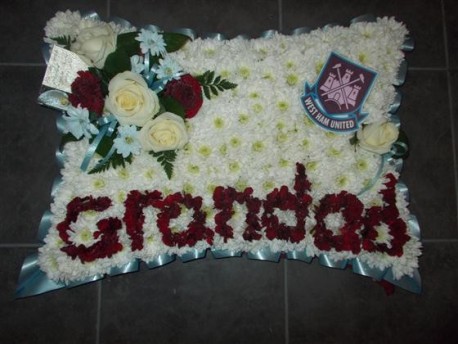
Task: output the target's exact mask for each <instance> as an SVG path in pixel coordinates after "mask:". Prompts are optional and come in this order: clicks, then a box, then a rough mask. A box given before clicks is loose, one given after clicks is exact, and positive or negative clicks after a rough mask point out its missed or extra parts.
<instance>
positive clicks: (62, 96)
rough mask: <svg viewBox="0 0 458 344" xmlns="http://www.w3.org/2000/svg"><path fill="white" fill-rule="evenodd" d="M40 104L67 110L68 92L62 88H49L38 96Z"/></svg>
mask: <svg viewBox="0 0 458 344" xmlns="http://www.w3.org/2000/svg"><path fill="white" fill-rule="evenodd" d="M37 101H38V104H40V105H45V106H48V107H50V108H53V109H56V110H61V111H65V110H67V108H68V105H67V104H69V102H68V96H67V93H65V92H64V91H60V90H54V89H52V90H47V91H44V92H43V93H41V94H40V95H39V96H38V100H37Z"/></svg>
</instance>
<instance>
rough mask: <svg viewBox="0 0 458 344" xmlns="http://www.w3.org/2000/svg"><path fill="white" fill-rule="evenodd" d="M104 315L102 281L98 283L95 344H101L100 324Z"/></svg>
mask: <svg viewBox="0 0 458 344" xmlns="http://www.w3.org/2000/svg"><path fill="white" fill-rule="evenodd" d="M101 313H102V281H98V282H97V306H96V319H95V344H100V322H101V316H102V315H101Z"/></svg>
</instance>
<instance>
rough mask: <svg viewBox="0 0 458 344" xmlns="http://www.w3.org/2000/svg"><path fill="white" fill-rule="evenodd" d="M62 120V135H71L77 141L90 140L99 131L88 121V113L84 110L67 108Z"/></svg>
mask: <svg viewBox="0 0 458 344" xmlns="http://www.w3.org/2000/svg"><path fill="white" fill-rule="evenodd" d="M62 118H63V119H64V121H65V122H64V133H71V134H72V135H73V136H75V137H76V138H77V139H78V140H79V139H80V138H81V137H83V136H84V137H86V138H90V137H91V136H92V135H95V134H98V133H99V130H98V129H97V127H96V126H95V125H94V124H92V123H91V121H90V120H89V111H88V109H86V108H82V107H80V106H79V105H78V107H76V108H75V107H73V106H69V107H68V108H67V110H66V113H65V114H64V115H63V116H62Z"/></svg>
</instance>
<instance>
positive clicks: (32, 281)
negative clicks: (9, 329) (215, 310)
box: [15, 12, 422, 298]
mask: <svg viewBox="0 0 458 344" xmlns="http://www.w3.org/2000/svg"><path fill="white" fill-rule="evenodd" d="M82 16H83V17H91V18H97V19H99V18H100V17H99V15H98V14H97V13H95V12H88V13H85V14H83V15H82ZM109 19H110V21H112V22H114V23H116V24H119V25H121V26H127V27H130V26H131V24H130V23H129V22H128V21H126V20H125V19H122V18H117V17H112V18H109ZM375 21H376V17H375V16H373V15H371V14H365V15H362V16H359V17H356V18H354V19H352V20H351V21H350V24H353V23H358V22H375ZM333 26H336V25H335V24H332V23H331V24H327V25H325V26H324V28H325V29H326V28H329V27H333ZM148 27H149V28H151V27H154V28H156V29H159V28H158V27H157V26H152V25H149V26H148ZM310 31H312V29H311V28H309V27H300V28H296V29H294V30H292V31H291V33H290V35H299V34H303V33H309V32H310ZM172 32H176V33H181V34H184V35H186V36H188V37H190V38H191V39H195V38H197V37H200V38H212V39H217V40H225V39H226V37H225V36H224V35H223V34H221V33H204V34H201V35H199V36H198V35H197V33H196V32H195V31H194V30H192V29H189V28H181V29H177V30H172ZM277 32H278V31H277V30H267V31H264V32H262V33H261V34H260V36H259V37H260V38H269V37H272V36H273V35H274V34H275V33H277ZM237 37H241V38H244V39H250V38H251V37H249V36H248V35H244V34H242V35H239V36H237ZM401 49H402V50H403V51H404V52H408V51H412V50H413V49H414V40H413V38H412V37H411V36H406V38H405V41H404V43H403V45H402V48H401ZM42 53H43V57H44V60H45V61H46V63H48V60H49V57H50V49H49V44H44V45H43V48H42ZM406 74H407V62H406V61H405V60H403V61H402V62H401V65H400V66H399V70H398V74H397V78H396V83H395V84H394V86H396V87H397V89H396V95H395V100H394V102H393V103H392V104H391V105H390V110H389V113H390V114H391V115H392V117H391V118H392V121H394V122H395V123H399V118H398V117H397V115H396V113H397V111H398V109H399V107H400V105H401V100H402V95H401V92H400V90H399V89H398V88H399V87H400V86H402V85H403V83H404V81H405V78H406ZM52 98H53V95H52V93H51V94H48V95H45V94H44V93H43V94H41V95H40V96H39V98H38V102H39V103H40V104H46V103H47V102H52V101H53V99H52ZM56 125H57V128H58V130H59V132H62V126H61V119H60V118H58V119H57V121H56ZM382 159H385V160H384V161H383V162H382V165H383V163H387V162H388V163H391V164H393V165H395V168H396V171H397V172H400V171H401V169H402V165H403V160H402V159H401V158H397V159H392V158H388V159H386V158H382ZM56 162H57V165H58V167H59V168H60V169H61V168H63V165H64V161H63V152H62V150H61V148H59V147H58V148H57V149H56ZM61 182H62V176H61V175H59V176H57V177H56V178H55V180H54V183H53V186H52V189H51V197H54V196H55V192H56V189H57V188H58V186H59V185H60V183H61ZM396 188H397V189H398V191H400V193H401V194H402V195H403V196H404V198H405V199H408V198H409V192H408V189H407V187H406V185H405V184H404V183H402V182H401V181H398V183H397V185H396ZM51 216H52V214H51V212H50V210H47V211H45V213H44V214H43V216H42V218H41V221H40V224H39V229H38V235H37V239H38V241H39V243H40V244H43V243H44V238H45V236H46V235H47V233H48V230H49V229H50V228H51ZM407 225H408V227H409V229H410V233H411V234H412V235H413V236H414V237H416V238H417V239H419V240H420V227H419V224H418V221H417V218H416V217H415V215H413V214H410V215H409V220H408V221H407ZM207 250H209V251H211V254H212V256H213V257H214V258H215V259H222V258H231V257H242V256H243V254H244V252H235V251H228V250H219V249H207ZM207 250H202V251H199V250H197V249H192V250H190V251H188V252H187V253H185V254H183V255H181V256H177V255H168V254H163V255H161V256H158V257H157V258H156V259H154V260H152V261H149V262H147V263H146V264H147V266H148V268H149V269H154V268H158V267H162V266H165V265H167V264H169V263H172V262H174V261H175V260H177V259H176V258H177V257H178V258H179V259H180V260H181V261H182V262H183V263H185V262H190V261H193V260H196V259H202V258H205V257H206V255H207ZM246 256H247V258H248V259H253V260H262V261H270V262H276V263H278V262H279V261H280V259H281V258H286V259H288V260H298V261H302V262H305V263H309V264H310V263H311V262H312V261H313V260H314V258H315V257H314V256H308V255H307V254H306V252H305V251H302V252H297V251H292V252H287V253H283V252H272V251H271V250H270V249H269V248H268V247H265V248H263V249H261V250H259V251H257V252H247V253H246ZM317 258H318V262H319V264H320V265H322V266H325V267H330V268H335V269H346V268H348V267H351V269H352V271H353V272H354V273H356V274H358V275H362V276H366V277H370V278H372V279H374V280H375V281H379V282H388V283H389V284H392V285H395V286H398V287H400V288H402V289H405V290H407V291H410V292H413V293H416V294H419V293H420V292H421V288H422V287H421V277H420V273H419V271H418V269H414V273H413V276H412V277H410V276H407V275H404V276H403V277H402V278H401V279H395V278H394V275H393V272H392V270H391V268H387V269H385V270H380V269H377V268H371V267H369V266H368V265H367V264H365V263H363V262H361V261H360V260H359V259H358V258H353V259H343V260H339V261H335V260H333V259H332V258H331V257H330V255H328V254H320V255H319V256H318V257H317ZM139 269H140V260H139V259H135V260H133V261H131V262H130V263H128V264H126V265H125V266H122V267H114V268H112V269H111V271H110V272H109V273H108V274H107V275H108V276H116V275H122V274H126V273H130V272H136V271H139ZM103 278H104V275H101V274H97V275H94V276H91V277H89V278H86V279H84V280H82V281H77V282H70V283H63V282H56V281H53V280H51V279H49V278H48V277H47V275H46V273H44V272H43V271H42V270H41V269H40V267H39V264H38V249H37V252H35V253H33V254H30V255H28V256H27V257H26V258H25V259H24V262H23V265H22V268H21V271H20V274H19V278H18V283H17V287H16V295H15V296H16V298H24V297H29V296H34V295H39V294H43V293H46V292H50V291H53V290H57V289H62V288H73V287H77V286H80V285H84V284H87V283H91V282H95V281H98V280H101V279H103Z"/></svg>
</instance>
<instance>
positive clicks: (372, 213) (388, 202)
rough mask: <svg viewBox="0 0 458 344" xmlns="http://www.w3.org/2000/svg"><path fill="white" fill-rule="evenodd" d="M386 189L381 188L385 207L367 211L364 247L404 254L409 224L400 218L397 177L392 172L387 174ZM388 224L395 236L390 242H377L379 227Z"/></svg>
mask: <svg viewBox="0 0 458 344" xmlns="http://www.w3.org/2000/svg"><path fill="white" fill-rule="evenodd" d="M387 178H388V182H386V183H385V186H386V189H384V190H381V191H380V194H382V199H383V202H384V204H383V207H371V208H369V209H368V210H367V211H366V217H365V219H364V230H363V231H362V235H363V241H362V246H363V249H364V250H366V251H369V252H374V251H379V252H385V253H387V254H389V255H390V256H398V257H400V256H402V254H403V247H404V244H405V243H406V242H407V241H409V239H410V237H409V236H408V235H407V224H406V223H405V222H404V220H402V219H401V218H399V210H398V208H397V207H396V182H397V180H396V178H395V177H394V176H393V175H392V174H388V175H387ZM383 223H384V224H386V225H387V226H388V229H389V235H391V236H392V237H393V239H391V241H390V244H389V245H388V244H386V243H377V242H376V239H377V236H378V232H377V227H378V226H380V225H381V224H383Z"/></svg>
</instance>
